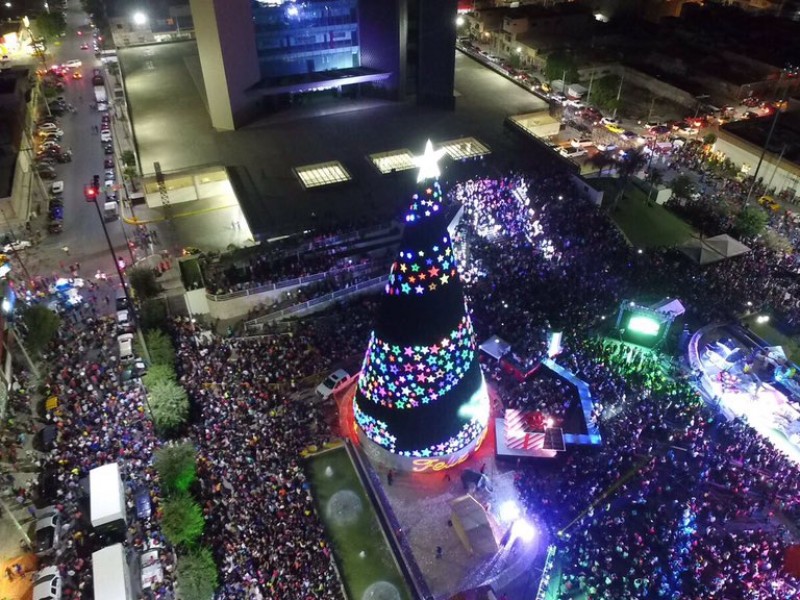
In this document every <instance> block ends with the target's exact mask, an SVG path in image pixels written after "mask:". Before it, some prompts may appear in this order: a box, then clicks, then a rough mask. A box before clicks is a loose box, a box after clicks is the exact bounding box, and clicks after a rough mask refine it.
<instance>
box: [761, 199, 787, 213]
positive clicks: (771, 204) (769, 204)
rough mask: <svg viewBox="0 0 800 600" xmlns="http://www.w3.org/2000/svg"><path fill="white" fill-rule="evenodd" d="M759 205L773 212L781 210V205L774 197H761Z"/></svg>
mask: <svg viewBox="0 0 800 600" xmlns="http://www.w3.org/2000/svg"><path fill="white" fill-rule="evenodd" d="M758 203H759V204H760V205H761V206H763V207H764V208H767V209H769V210H771V211H772V212H778V211H779V210H780V209H781V205H780V204H778V203H777V202H775V198H773V197H772V196H761V197H760V198H759V199H758Z"/></svg>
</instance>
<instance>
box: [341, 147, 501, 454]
mask: <svg viewBox="0 0 800 600" xmlns="http://www.w3.org/2000/svg"><path fill="white" fill-rule="evenodd" d="M439 156H440V152H434V151H433V149H432V146H431V144H430V142H428V146H427V147H426V151H425V155H424V156H423V157H420V158H418V159H417V161H418V164H419V166H420V174H419V177H418V179H417V181H418V183H419V185H420V189H419V190H418V191H417V193H416V194H414V196H413V202H412V204H411V207H410V208H409V210H408V213H407V214H406V217H405V231H404V233H403V239H402V241H401V243H400V250H399V252H398V254H397V255H396V258H395V261H394V262H393V263H392V266H391V270H390V273H389V281H388V283H387V284H386V294H385V297H384V298H383V300H382V304H381V307H380V312H379V315H378V321H377V324H376V327H375V331H373V333H372V336H371V339H370V342H369V346H368V347H367V353H366V357H365V358H364V364H363V368H362V370H361V376H360V378H359V381H358V389H357V391H356V395H355V399H354V401H353V405H354V414H355V421H356V423H357V426H358V429H357V431H358V432H359V435H360V436H361V438H362V440H363V439H364V438H366V440H365V441H364V443H365V445H366V446H367V450H372V451H373V452H372V453H373V454H375V453H376V452H378V453H380V454H383V456H382V458H385V459H388V460H389V462H391V463H393V464H394V465H395V466H397V467H398V468H410V469H416V470H425V469H417V468H416V466H418V465H419V464H430V461H422V463H420V461H416V465H415V461H414V460H413V459H429V458H433V457H440V458H441V459H442V461H441V462H440V463H438V464H441V465H443V466H452V465H453V464H456V463H457V462H460V461H461V460H463V459H464V458H466V456H467V455H468V454H469V452H470V451H471V450H473V449H474V448H475V447H476V445H477V444H478V443H480V441H481V440H482V439H483V436H484V434H485V432H486V426H487V422H488V419H489V400H488V397H487V395H486V388H485V385H484V382H483V376H482V374H481V369H480V365H479V364H478V356H477V353H476V349H475V335H474V333H473V330H472V322H471V321H470V318H469V314H468V311H467V307H466V305H465V302H464V291H463V289H462V287H461V280H460V277H459V272H458V265H457V264H456V259H455V256H454V254H453V248H452V245H451V242H450V236H449V234H448V232H447V224H446V222H445V218H444V215H443V211H442V208H441V200H442V192H441V188H440V187H439V183H438V176H439V169H438V167H437V166H436V160H438V158H439ZM431 179H432V181H431ZM385 453H389V454H388V455H386V454H385Z"/></svg>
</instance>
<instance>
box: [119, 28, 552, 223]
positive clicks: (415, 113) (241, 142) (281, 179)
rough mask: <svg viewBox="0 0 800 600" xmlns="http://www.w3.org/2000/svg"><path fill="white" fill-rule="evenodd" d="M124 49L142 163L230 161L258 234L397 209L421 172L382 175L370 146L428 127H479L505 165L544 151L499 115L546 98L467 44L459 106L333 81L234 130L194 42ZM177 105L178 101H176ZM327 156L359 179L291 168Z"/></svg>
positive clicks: (467, 132)
mask: <svg viewBox="0 0 800 600" xmlns="http://www.w3.org/2000/svg"><path fill="white" fill-rule="evenodd" d="M119 60H120V65H121V68H122V70H123V72H124V73H125V77H126V82H125V83H126V91H127V94H128V99H129V103H130V109H131V113H132V125H133V130H134V134H135V142H136V144H137V148H138V152H139V156H140V160H141V164H142V168H143V171H144V172H145V173H149V172H152V170H153V162H154V161H160V163H161V166H162V169H163V170H164V171H165V172H168V171H175V170H180V169H187V168H192V167H195V166H198V165H210V164H212V165H225V166H227V167H228V169H229V173H230V174H231V178H232V180H233V179H235V180H236V189H237V191H240V202H241V204H242V205H243V206H244V207H245V210H246V212H247V219H248V223H249V224H250V226H251V229H253V230H254V231H255V232H256V233H257V234H259V235H280V234H283V233H288V232H292V231H296V230H297V229H298V228H308V227H309V226H313V225H314V223H317V222H318V221H322V220H325V219H328V218H329V217H330V218H332V219H335V220H340V221H341V220H345V221H346V220H348V219H350V220H355V219H356V218H357V217H358V215H363V214H364V213H369V214H373V215H374V216H375V217H381V218H386V217H388V218H395V217H397V216H398V215H399V214H400V210H401V209H402V208H403V207H404V206H405V205H406V204H407V199H408V198H407V193H408V192H409V191H410V190H412V189H413V187H414V176H413V172H412V171H403V172H396V173H389V174H386V175H382V174H381V173H380V172H379V171H378V169H376V168H375V166H374V165H373V164H372V163H371V162H370V161H369V160H368V159H367V156H368V155H370V154H374V153H380V152H386V151H390V150H395V149H401V148H409V149H411V150H412V151H413V152H414V153H418V152H420V151H421V150H422V148H423V146H424V144H425V140H426V139H428V138H431V139H432V140H433V141H434V142H442V141H445V140H453V139H457V138H462V137H466V136H474V137H475V138H477V139H478V140H479V141H481V142H482V143H484V144H485V145H487V146H488V147H489V148H490V149H491V151H492V153H493V155H494V156H495V158H496V159H497V158H499V159H500V160H501V161H502V162H501V163H500V164H502V165H504V166H510V165H511V164H517V165H520V166H522V165H524V164H528V163H529V162H530V163H532V164H535V163H538V162H539V161H540V160H541V158H540V157H537V156H534V155H533V154H532V153H531V151H530V149H529V147H528V145H527V142H526V141H525V140H522V139H518V138H516V137H513V136H509V135H508V134H507V133H506V132H505V131H504V129H503V121H504V120H505V118H506V117H507V116H508V115H512V114H521V113H528V112H532V111H536V110H540V109H542V108H545V107H546V105H545V103H544V102H543V101H542V100H540V99H538V98H537V97H535V96H533V95H532V94H530V93H529V92H527V91H525V90H524V89H522V88H521V87H519V86H517V85H515V84H514V83H512V82H511V81H509V80H507V79H505V78H502V77H501V76H499V75H497V74H496V73H494V72H493V71H490V70H488V69H486V68H484V67H482V66H480V65H479V64H478V63H477V62H475V61H474V60H472V59H471V58H468V57H466V56H465V55H463V54H462V53H458V54H457V57H456V80H455V87H456V96H457V98H456V110H455V111H453V112H446V111H440V110H434V109H428V108H422V107H418V106H417V105H416V104H414V103H413V102H404V103H394V102H386V101H381V100H374V99H368V98H344V99H342V98H333V96H334V93H333V92H331V93H330V94H324V95H316V96H305V97H304V98H303V104H302V105H300V106H296V107H292V108H290V109H287V110H285V111H283V112H280V113H277V114H275V115H272V116H265V117H264V118H262V119H261V120H259V121H257V122H255V123H253V124H251V125H249V126H247V127H244V128H242V129H240V130H238V131H234V132H217V131H215V130H214V129H213V128H212V127H211V123H210V119H209V116H208V112H207V109H206V99H205V92H204V86H203V80H202V71H201V69H200V62H199V57H198V56H197V46H196V44H195V43H194V42H180V43H174V44H164V45H156V46H149V47H137V48H126V49H120V50H119ZM152 66H155V67H156V68H155V69H153V68H152ZM176 105H178V106H180V107H181V110H180V111H175V110H174V109H173V108H172V107H174V106H176ZM329 161H340V162H341V163H342V164H343V165H344V166H345V167H346V169H347V171H348V172H349V174H350V175H351V177H352V181H350V182H348V183H343V184H338V185H334V186H328V187H325V188H318V189H314V190H308V191H305V190H303V188H302V186H301V184H300V182H299V180H298V179H297V177H296V176H295V175H294V173H293V169H294V168H296V167H299V166H302V165H309V164H315V163H325V162H329ZM495 162H496V161H495ZM447 163H449V164H447V165H446V167H447V169H448V171H447V172H448V173H451V172H455V170H456V169H458V168H463V169H465V170H466V172H467V174H468V175H470V174H473V173H475V172H476V171H475V169H477V168H478V167H479V166H480V162H479V161H478V162H468V163H465V164H464V165H459V164H458V163H453V162H451V161H447ZM449 176H450V175H446V176H445V178H447V177H449ZM443 183H444V182H443ZM242 190H243V191H244V193H243V194H242V193H241V191H242Z"/></svg>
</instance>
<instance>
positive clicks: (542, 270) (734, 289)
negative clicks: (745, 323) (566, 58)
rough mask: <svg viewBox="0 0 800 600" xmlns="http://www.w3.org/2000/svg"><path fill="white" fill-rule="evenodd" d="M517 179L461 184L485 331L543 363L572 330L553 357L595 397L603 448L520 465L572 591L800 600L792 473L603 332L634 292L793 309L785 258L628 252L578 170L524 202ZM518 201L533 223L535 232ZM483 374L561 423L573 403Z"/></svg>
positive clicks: (697, 317) (671, 374) (651, 358)
mask: <svg viewBox="0 0 800 600" xmlns="http://www.w3.org/2000/svg"><path fill="white" fill-rule="evenodd" d="M521 186H522V187H525V188H527V187H528V186H526V185H525V182H524V180H522V179H521V178H519V177H507V178H505V179H499V180H482V181H477V182H472V183H471V184H470V186H469V191H468V192H467V191H466V188H465V187H461V188H458V189H456V190H455V191H454V192H453V195H454V196H455V197H458V199H459V201H461V202H463V203H464V204H465V205H466V206H467V212H466V215H465V219H464V220H462V228H461V231H460V239H461V241H462V244H461V247H463V248H466V249H468V253H465V256H464V259H465V261H464V262H465V263H466V264H465V268H466V269H467V270H468V271H469V270H471V271H474V272H477V273H479V275H478V276H477V277H474V278H471V279H470V283H469V284H468V286H467V292H468V295H469V297H470V306H471V307H472V310H473V313H474V320H475V323H476V331H478V335H479V336H488V335H490V334H498V335H500V336H501V337H502V338H504V339H506V340H507V341H509V342H510V343H511V344H512V348H513V349H514V350H515V351H516V352H519V353H521V354H523V355H525V356H528V357H529V361H537V360H539V359H541V358H543V357H544V355H545V352H546V350H547V337H546V332H547V330H548V329H553V330H563V331H564V334H565V336H564V339H565V343H564V348H563V350H562V352H561V354H560V355H559V356H558V359H557V360H558V362H559V363H560V364H562V365H563V366H565V367H566V368H568V369H569V370H571V371H572V372H573V373H575V374H576V375H577V376H578V377H579V378H581V379H583V380H584V381H586V382H587V383H588V384H589V386H590V389H591V392H592V395H593V397H594V400H595V414H594V415H593V417H594V418H595V419H596V421H597V423H598V424H599V426H600V430H601V432H602V435H603V447H602V450H601V451H600V452H599V453H588V452H581V451H571V452H570V453H569V455H568V456H567V457H566V459H565V460H563V461H560V462H559V461H556V462H554V463H552V464H547V465H544V466H543V465H535V466H527V467H525V466H523V467H522V468H521V469H520V470H519V472H518V474H517V478H518V481H517V483H518V487H519V489H520V492H521V494H522V497H523V499H524V501H525V502H526V504H527V507H528V509H529V510H530V511H531V512H533V513H535V514H537V515H538V516H539V517H540V518H541V519H543V520H544V521H545V523H546V524H547V525H548V526H549V527H550V530H551V534H552V535H553V537H554V539H556V542H557V544H558V545H560V546H561V549H562V552H563V553H564V554H563V558H562V559H561V564H562V579H561V582H562V588H561V590H560V593H561V594H562V596H561V597H564V598H570V597H578V596H579V595H581V594H588V597H600V598H615V599H627V598H630V599H634V598H636V599H642V598H672V599H677V600H701V599H702V600H708V599H718V600H738V599H775V600H779V599H780V600H785V599H787V598H794V597H797V595H798V594H800V581H799V580H798V579H796V578H794V577H792V576H790V575H788V574H787V573H785V572H783V571H782V568H781V565H782V562H783V553H784V551H785V550H786V548H787V547H788V545H789V544H790V543H791V541H790V536H789V532H788V530H787V529H786V528H785V527H784V526H783V525H782V522H781V521H780V520H778V519H777V518H776V517H775V512H776V511H778V510H780V511H781V512H782V514H783V516H784V517H786V518H789V519H794V521H795V522H796V523H800V521H798V520H797V516H798V514H799V513H800V496H798V493H797V492H798V486H800V471H798V469H797V466H796V465H794V464H792V463H791V462H790V461H789V460H788V459H787V458H786V457H785V456H783V455H782V454H781V453H780V452H778V451H777V450H775V449H774V448H773V447H771V446H770V445H769V443H768V442H766V441H765V440H763V439H761V438H760V437H759V436H758V434H757V433H755V432H754V430H752V429H751V428H749V427H748V426H747V425H746V424H745V423H742V422H740V421H738V420H737V421H734V422H731V423H727V422H725V421H724V420H723V419H719V418H718V417H716V416H715V415H714V414H713V413H712V412H711V410H710V409H708V408H706V406H705V405H704V403H703V402H702V400H701V399H700V398H699V396H698V393H697V392H696V391H695V389H694V388H693V387H692V386H691V385H690V383H689V381H688V380H687V377H686V376H684V375H682V374H681V373H680V372H678V371H676V370H675V367H674V366H673V363H672V361H670V360H667V359H666V358H664V357H662V356H661V355H659V354H656V353H646V352H643V351H638V350H632V349H630V348H628V347H626V346H623V345H621V344H619V343H613V342H609V341H607V340H606V341H603V340H602V338H601V337H598V334H601V335H602V332H603V330H604V326H606V327H605V331H609V328H608V327H607V325H608V323H604V321H605V320H606V319H608V320H609V323H610V321H611V319H613V318H614V317H615V310H616V308H617V307H618V306H619V303H620V302H621V301H622V300H623V299H628V298H636V299H637V300H646V299H652V300H653V301H655V300H659V299H661V298H663V297H665V296H672V297H679V298H681V299H682V300H683V301H684V303H685V304H686V305H687V307H688V308H689V310H690V314H689V318H690V319H692V320H693V321H694V322H697V323H701V324H705V323H707V322H709V321H711V320H716V319H731V318H735V317H736V316H737V313H738V311H742V312H744V311H745V310H747V309H748V306H750V305H756V304H757V305H758V308H764V307H765V305H768V306H769V308H771V309H772V310H775V311H780V313H781V314H783V315H784V316H785V317H786V318H787V319H791V318H792V312H791V310H790V309H791V307H790V306H787V299H786V297H785V296H786V291H787V286H786V285H785V284H784V282H783V280H782V279H781V278H779V277H777V276H776V267H778V266H779V265H781V258H782V257H781V256H779V255H776V254H775V253H773V251H770V250H768V249H766V248H764V247H763V246H761V245H758V244H756V245H755V246H754V248H753V251H752V252H751V253H750V254H748V255H747V256H745V257H740V259H738V260H735V261H728V262H723V263H721V264H718V265H714V266H712V267H710V268H707V269H704V270H700V269H698V268H695V267H692V266H691V265H690V264H689V263H688V262H687V261H686V259H685V257H681V256H680V255H677V254H676V253H674V252H672V251H667V250H664V251H648V252H646V253H645V252H641V253H640V252H638V251H637V250H636V249H633V248H629V247H628V246H627V245H626V244H624V243H623V241H622V239H621V236H620V235H619V233H618V232H617V231H616V230H615V229H614V228H613V226H612V225H611V224H610V222H609V220H608V219H607V217H606V216H605V215H603V214H602V213H601V212H600V211H599V210H597V209H594V208H593V207H590V206H589V205H588V204H587V203H585V202H581V201H580V200H578V199H575V198H574V197H571V196H570V195H569V193H568V192H567V190H569V189H570V186H569V183H568V181H567V180H566V179H563V178H559V177H557V176H541V175H540V176H537V177H534V178H533V179H532V180H531V185H530V187H529V188H528V189H527V191H528V194H527V196H528V197H529V198H530V202H529V203H527V202H525V201H523V200H521V199H520V194H518V193H515V190H518V189H519V188H520V187H521ZM565 196H567V197H568V199H567V200H563V198H564V197H565ZM520 212H522V213H525V214H526V215H528V217H529V218H530V219H531V220H533V221H535V222H536V223H537V227H536V231H534V232H533V235H532V231H531V230H530V229H525V228H524V227H521V226H519V223H520V222H521V219H519V218H517V217H515V216H514V214H513V213H520ZM487 223H488V224H489V225H492V224H495V223H501V224H502V227H499V228H493V227H491V226H486V224H487ZM476 225H477V226H476ZM748 302H750V305H748ZM489 368H490V369H492V370H493V375H494V378H495V379H496V380H499V388H500V389H501V390H502V396H503V400H504V402H505V403H506V405H507V406H511V407H524V408H530V409H536V410H542V411H545V412H552V413H553V416H554V417H555V418H557V419H558V418H563V412H562V410H563V408H564V406H563V404H560V403H559V402H558V401H554V400H553V399H552V398H550V399H548V398H546V396H548V394H549V393H552V392H557V390H554V389H553V386H552V385H551V383H552V382H550V381H547V380H545V381H543V382H542V383H537V379H536V375H533V376H532V378H531V379H532V381H531V380H528V381H525V382H522V383H520V382H518V381H517V380H516V379H515V378H514V377H512V376H510V375H508V374H505V373H503V372H502V371H501V370H500V369H499V368H498V367H497V366H496V365H495V366H494V367H493V368H492V367H491V366H490V367H489ZM540 390H541V391H543V393H542V394H540V393H539V392H540ZM560 398H562V399H563V398H564V395H563V394H562V395H561V396H560ZM559 533H560V535H559Z"/></svg>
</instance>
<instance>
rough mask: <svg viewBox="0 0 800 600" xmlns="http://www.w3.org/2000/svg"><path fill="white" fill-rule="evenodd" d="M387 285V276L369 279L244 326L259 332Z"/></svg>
mask: <svg viewBox="0 0 800 600" xmlns="http://www.w3.org/2000/svg"><path fill="white" fill-rule="evenodd" d="M385 284H386V275H380V276H378V277H373V278H372V279H368V280H367V281H362V282H361V283H358V284H356V285H353V286H350V287H348V288H344V289H343V290H336V291H335V292H331V293H330V294H325V295H324V296H319V297H317V298H312V299H311V300H309V301H308V302H303V303H302V304H295V305H294V306H289V307H288V308H283V309H281V310H278V311H275V312H273V313H269V314H268V315H264V316H261V317H258V318H257V319H252V320H250V321H247V322H246V323H245V324H244V328H245V331H246V332H252V331H259V330H260V329H261V328H262V327H263V325H264V324H265V323H271V322H272V321H277V320H280V319H286V318H288V317H291V316H300V315H302V314H305V313H306V312H312V309H313V310H319V309H321V308H325V306H327V305H328V304H331V303H333V302H336V301H338V300H341V299H343V298H346V297H348V296H354V295H356V294H361V293H364V292H366V291H369V290H371V289H375V288H379V287H382V286H384V285H385Z"/></svg>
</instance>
